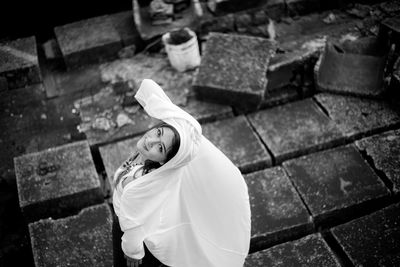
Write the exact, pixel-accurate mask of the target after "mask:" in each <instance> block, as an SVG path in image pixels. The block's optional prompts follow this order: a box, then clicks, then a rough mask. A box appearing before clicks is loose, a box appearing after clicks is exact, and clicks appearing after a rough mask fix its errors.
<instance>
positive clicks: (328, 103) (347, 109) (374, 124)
mask: <svg viewBox="0 0 400 267" xmlns="http://www.w3.org/2000/svg"><path fill="white" fill-rule="evenodd" d="M315 99H316V100H317V101H318V102H319V103H320V104H321V105H322V106H323V107H324V109H325V110H326V111H327V113H328V115H329V117H330V118H331V119H332V120H333V121H335V123H336V124H337V126H338V128H339V129H340V131H341V132H342V133H343V134H344V135H345V136H346V137H347V138H348V139H358V138H360V137H363V136H366V135H370V134H373V133H376V132H379V131H383V130H386V129H390V128H393V127H397V126H398V125H400V109H399V107H396V105H391V104H390V103H388V102H387V101H380V100H373V99H363V98H358V97H351V96H342V95H335V94H326V93H322V94H318V95H316V96H315Z"/></svg>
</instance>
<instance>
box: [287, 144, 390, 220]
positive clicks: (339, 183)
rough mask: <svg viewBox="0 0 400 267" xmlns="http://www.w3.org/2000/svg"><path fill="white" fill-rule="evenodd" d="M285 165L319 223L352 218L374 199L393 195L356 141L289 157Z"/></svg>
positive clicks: (367, 206) (377, 199)
mask: <svg viewBox="0 0 400 267" xmlns="http://www.w3.org/2000/svg"><path fill="white" fill-rule="evenodd" d="M283 166H284V168H285V169H286V170H287V172H288V173H289V177H290V179H291V181H293V184H294V185H295V187H296V189H297V190H298V192H299V193H300V194H301V196H302V198H303V199H304V202H305V203H306V205H307V207H308V208H309V210H310V211H311V213H312V216H313V218H314V221H315V223H316V224H317V225H322V226H326V225H329V224H332V223H333V224H338V223H341V222H343V220H349V219H351V218H352V217H354V216H356V215H357V214H358V212H359V211H361V210H362V209H365V208H367V209H368V208H370V206H372V205H371V204H370V203H371V202H373V201H376V202H377V201H379V200H381V199H383V198H385V197H388V196H389V190H388V189H387V188H386V187H385V185H384V183H383V182H382V181H381V180H380V178H379V177H378V176H377V175H376V174H375V173H374V172H373V170H372V168H371V167H370V166H369V165H368V164H367V163H366V162H365V160H364V159H363V158H362V157H361V155H360V153H359V152H358V151H357V149H356V148H355V147H354V146H353V145H348V146H343V147H338V148H334V149H331V150H326V151H322V152H318V153H314V154H309V155H306V156H303V157H300V158H296V159H292V160H289V161H285V162H284V163H283ZM367 203H369V204H367Z"/></svg>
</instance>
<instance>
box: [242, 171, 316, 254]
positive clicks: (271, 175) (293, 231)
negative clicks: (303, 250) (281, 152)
mask: <svg viewBox="0 0 400 267" xmlns="http://www.w3.org/2000/svg"><path fill="white" fill-rule="evenodd" d="M245 180H246V183H247V186H248V189H249V196H250V206H251V214H252V215H251V216H252V225H251V235H252V240H251V248H250V251H253V252H254V251H259V250H262V249H265V248H267V247H269V246H271V245H274V244H276V243H280V242H283V241H286V240H288V239H294V238H296V237H299V236H303V235H306V234H308V233H311V232H312V229H313V224H312V220H311V216H310V214H309V213H308V211H307V209H306V207H305V206H304V204H303V203H302V201H301V199H300V197H299V195H298V194H297V192H296V190H295V189H294V187H293V186H292V184H291V183H290V180H289V178H288V176H287V174H286V172H285V171H284V169H283V168H282V167H274V168H269V169H266V170H262V171H258V172H253V173H251V174H247V175H245Z"/></svg>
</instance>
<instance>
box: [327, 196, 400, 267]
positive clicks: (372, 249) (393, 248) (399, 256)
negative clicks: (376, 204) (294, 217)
mask: <svg viewBox="0 0 400 267" xmlns="http://www.w3.org/2000/svg"><path fill="white" fill-rule="evenodd" d="M399 222H400V205H399V204H398V203H397V204H393V205H391V206H389V207H387V208H385V209H382V210H380V211H377V212H375V213H372V214H370V215H368V216H365V217H361V218H359V219H356V220H353V221H351V222H349V223H346V224H343V225H339V226H337V227H334V228H333V229H332V230H331V231H332V234H333V235H334V237H335V238H336V239H337V240H338V242H339V244H340V246H341V247H342V248H343V250H344V251H345V253H346V254H347V255H348V256H349V258H350V260H351V261H352V263H353V264H354V265H355V266H399V264H400V242H399V240H400V231H399Z"/></svg>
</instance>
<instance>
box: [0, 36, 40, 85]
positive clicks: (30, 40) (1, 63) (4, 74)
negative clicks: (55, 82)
mask: <svg viewBox="0 0 400 267" xmlns="http://www.w3.org/2000/svg"><path fill="white" fill-rule="evenodd" d="M0 77H1V80H2V86H1V87H2V88H3V89H5V88H7V89H14V88H21V87H25V86H26V85H30V84H35V83H40V82H41V81H42V75H41V71H40V67H39V61H38V53H37V46H36V38H35V36H30V37H26V38H20V39H16V40H13V41H10V42H5V43H1V44H0Z"/></svg>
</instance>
